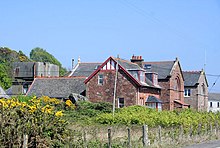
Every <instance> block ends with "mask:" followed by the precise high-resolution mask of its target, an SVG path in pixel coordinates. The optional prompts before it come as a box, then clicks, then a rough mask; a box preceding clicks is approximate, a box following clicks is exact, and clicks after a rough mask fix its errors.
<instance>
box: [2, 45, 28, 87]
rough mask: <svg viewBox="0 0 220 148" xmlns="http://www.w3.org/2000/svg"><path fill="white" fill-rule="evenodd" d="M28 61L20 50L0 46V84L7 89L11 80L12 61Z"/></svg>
mask: <svg viewBox="0 0 220 148" xmlns="http://www.w3.org/2000/svg"><path fill="white" fill-rule="evenodd" d="M28 61H30V60H29V58H28V57H27V56H25V54H24V53H23V52H22V51H19V52H16V51H14V50H11V49H9V48H7V47H0V85H1V86H2V87H3V88H4V89H7V88H9V87H10V86H11V82H12V63H13V62H28Z"/></svg>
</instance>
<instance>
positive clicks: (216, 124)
mask: <svg viewBox="0 0 220 148" xmlns="http://www.w3.org/2000/svg"><path fill="white" fill-rule="evenodd" d="M215 133H216V136H217V137H218V121H215Z"/></svg>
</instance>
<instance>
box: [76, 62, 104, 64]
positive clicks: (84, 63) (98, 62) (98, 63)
mask: <svg viewBox="0 0 220 148" xmlns="http://www.w3.org/2000/svg"><path fill="white" fill-rule="evenodd" d="M79 64H102V62H80V63H79Z"/></svg>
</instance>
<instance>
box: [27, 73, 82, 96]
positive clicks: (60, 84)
mask: <svg viewBox="0 0 220 148" xmlns="http://www.w3.org/2000/svg"><path fill="white" fill-rule="evenodd" d="M84 81H85V77H51V78H48V77H47V78H43V77H39V78H35V79H34V81H33V83H32V84H31V86H30V88H29V90H28V92H27V95H28V96H31V95H35V96H37V97H41V96H49V97H51V98H57V99H63V98H67V97H68V96H69V95H70V94H72V93H74V94H80V95H85V89H86V88H85V84H84Z"/></svg>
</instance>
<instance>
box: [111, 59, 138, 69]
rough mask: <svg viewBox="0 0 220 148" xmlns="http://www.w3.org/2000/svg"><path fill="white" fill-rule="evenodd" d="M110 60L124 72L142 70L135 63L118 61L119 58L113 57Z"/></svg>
mask: <svg viewBox="0 0 220 148" xmlns="http://www.w3.org/2000/svg"><path fill="white" fill-rule="evenodd" d="M112 58H113V59H114V60H115V61H117V62H118V64H120V65H121V66H122V67H123V68H125V69H126V70H142V68H141V67H140V66H139V65H138V64H136V63H132V62H130V61H127V60H123V59H120V58H114V57H112Z"/></svg>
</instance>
